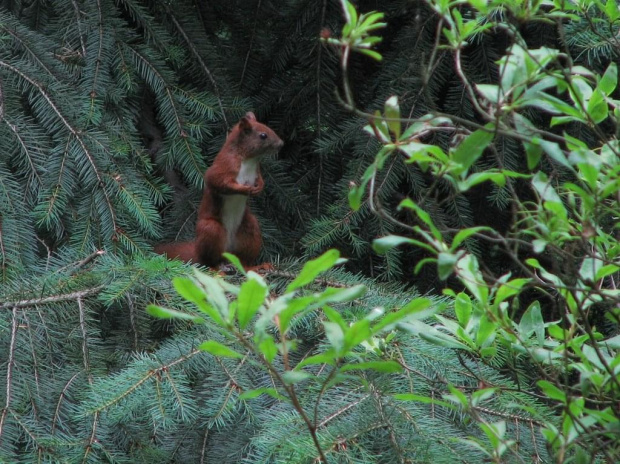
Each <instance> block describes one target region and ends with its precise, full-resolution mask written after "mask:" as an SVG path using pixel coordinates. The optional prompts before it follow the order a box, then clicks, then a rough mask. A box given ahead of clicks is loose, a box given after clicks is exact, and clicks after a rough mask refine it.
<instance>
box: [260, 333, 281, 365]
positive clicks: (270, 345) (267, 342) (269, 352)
mask: <svg viewBox="0 0 620 464" xmlns="http://www.w3.org/2000/svg"><path fill="white" fill-rule="evenodd" d="M258 349H259V350H260V352H261V353H262V355H263V356H264V357H265V359H266V360H267V361H268V362H270V363H272V362H273V360H274V359H275V358H276V355H277V354H278V346H277V345H276V343H275V342H274V341H273V338H271V337H270V336H267V337H265V338H263V339H262V340H261V341H260V343H259V344H258Z"/></svg>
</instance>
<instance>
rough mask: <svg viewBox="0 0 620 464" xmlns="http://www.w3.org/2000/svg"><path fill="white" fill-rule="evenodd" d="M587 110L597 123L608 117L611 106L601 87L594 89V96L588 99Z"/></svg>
mask: <svg viewBox="0 0 620 464" xmlns="http://www.w3.org/2000/svg"><path fill="white" fill-rule="evenodd" d="M587 112H588V114H589V115H590V117H591V118H592V120H593V121H594V122H595V123H596V124H599V123H601V122H603V121H604V120H605V119H607V116H608V115H609V106H608V105H607V102H606V101H605V97H604V96H603V93H602V91H601V90H600V89H598V88H597V89H594V92H593V93H592V97H591V98H590V100H589V101H588V106H587Z"/></svg>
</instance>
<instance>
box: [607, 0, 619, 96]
mask: <svg viewBox="0 0 620 464" xmlns="http://www.w3.org/2000/svg"><path fill="white" fill-rule="evenodd" d="M604 11H605V14H606V15H607V17H608V18H609V21H610V22H611V23H613V22H615V21H616V20H617V19H618V18H620V7H619V6H618V2H617V0H607V3H605V9H604ZM612 64H615V63H613V62H612ZM610 67H611V65H610ZM612 91H613V89H612ZM610 93H611V92H610Z"/></svg>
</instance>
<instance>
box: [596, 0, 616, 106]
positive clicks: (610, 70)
mask: <svg viewBox="0 0 620 464" xmlns="http://www.w3.org/2000/svg"><path fill="white" fill-rule="evenodd" d="M611 1H612V2H613V3H614V5H615V7H616V10H617V9H618V6H617V4H616V2H615V0H611ZM617 85H618V65H617V64H616V63H615V62H613V61H612V62H611V63H610V64H609V66H608V67H607V70H606V71H605V74H603V77H601V80H600V82H599V83H598V88H599V89H600V90H601V92H603V94H605V95H606V96H609V95H611V93H612V92H613V91H614V90H616V86H617Z"/></svg>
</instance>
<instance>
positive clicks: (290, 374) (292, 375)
mask: <svg viewBox="0 0 620 464" xmlns="http://www.w3.org/2000/svg"><path fill="white" fill-rule="evenodd" d="M313 378H314V375H312V374H310V373H309V372H304V371H286V372H284V373H283V374H282V379H283V380H284V382H285V383H286V384H287V385H293V384H296V383H299V382H303V381H304V380H308V379H313Z"/></svg>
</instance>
